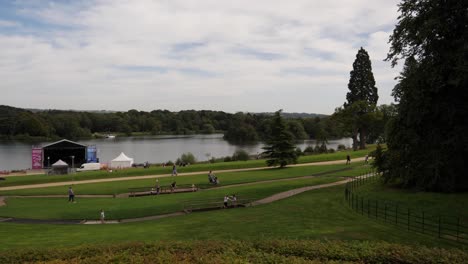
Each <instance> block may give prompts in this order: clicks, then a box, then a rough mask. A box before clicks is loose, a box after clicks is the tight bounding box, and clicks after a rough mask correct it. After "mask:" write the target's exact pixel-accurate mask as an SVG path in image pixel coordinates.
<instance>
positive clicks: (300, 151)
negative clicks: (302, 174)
mask: <svg viewBox="0 0 468 264" xmlns="http://www.w3.org/2000/svg"><path fill="white" fill-rule="evenodd" d="M302 155H304V153H303V152H302V150H301V148H299V147H298V148H296V156H298V157H299V156H302Z"/></svg>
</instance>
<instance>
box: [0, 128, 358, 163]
mask: <svg viewBox="0 0 468 264" xmlns="http://www.w3.org/2000/svg"><path fill="white" fill-rule="evenodd" d="M76 142H78V143H80V144H83V145H94V146H96V148H97V152H98V153H97V155H98V158H99V159H100V162H101V163H107V162H109V161H111V160H112V159H114V158H115V157H117V156H118V155H119V154H120V152H124V153H125V154H126V155H127V156H129V157H131V158H133V159H134V161H135V162H136V163H143V162H145V161H149V162H150V163H162V162H166V161H169V160H171V161H175V160H176V159H177V158H178V157H180V156H181V155H182V154H183V153H187V152H191V153H192V154H193V155H194V156H195V157H196V159H197V160H198V161H205V160H209V159H211V158H212V157H215V158H219V157H225V156H232V154H233V153H234V152H235V151H236V150H238V149H242V150H245V151H247V152H248V153H250V154H257V153H261V152H262V151H263V150H262V147H263V146H264V144H263V143H261V142H259V143H255V144H249V145H237V144H232V143H229V142H227V141H226V140H224V139H223V135H222V134H211V135H190V136H185V135H184V136H179V135H167V136H145V137H117V138H115V139H90V140H77V141H76ZM49 143H51V142H38V143H34V144H31V143H30V142H28V143H25V142H17V141H0V171H2V170H14V169H27V168H31V147H32V145H46V144H49ZM315 144H316V141H315V140H303V141H299V142H297V144H296V145H297V147H300V148H301V149H302V150H304V148H306V147H307V146H309V145H311V146H315ZM339 144H343V145H345V146H346V147H350V146H351V144H352V141H351V139H350V138H343V139H338V140H330V141H329V142H328V147H329V148H334V149H336V148H337V146H338V145H339Z"/></svg>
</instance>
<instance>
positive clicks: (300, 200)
mask: <svg viewBox="0 0 468 264" xmlns="http://www.w3.org/2000/svg"><path fill="white" fill-rule="evenodd" d="M209 192H211V191H209ZM343 192H344V186H337V187H332V188H326V189H320V190H313V191H309V192H305V193H302V194H299V195H297V196H294V197H291V198H288V199H284V200H280V201H277V202H274V203H271V204H266V205H261V206H257V207H250V208H239V209H232V210H219V211H211V212H202V213H193V214H189V215H185V216H179V217H173V218H166V219H160V220H157V221H148V222H141V223H130V224H120V225H111V224H108V225H95V226H86V225H28V224H10V223H0V237H2V239H0V249H3V250H5V249H9V248H31V247H32V248H49V247H69V246H76V245H87V244H89V245H95V244H114V243H119V242H128V241H142V242H145V241H146V242H150V241H170V240H219V241H229V239H235V240H244V241H258V240H265V239H305V240H311V239H319V240H330V241H335V240H353V241H354V240H359V241H372V243H374V242H378V241H387V242H393V243H401V244H413V245H427V246H438V247H452V246H454V245H453V244H452V243H451V242H450V241H445V240H440V239H437V238H433V237H429V236H424V235H420V234H417V233H411V232H406V231H404V230H401V229H397V228H395V227H394V226H392V225H388V224H384V223H381V222H378V221H374V220H371V219H368V218H367V217H365V216H361V215H360V214H358V213H356V212H354V211H352V210H351V209H350V208H349V207H348V206H347V205H346V204H345V202H344V200H343ZM65 206H68V205H67V204H65ZM70 206H72V205H70ZM73 206H74V205H73ZM95 214H97V212H95ZM465 249H466V248H465Z"/></svg>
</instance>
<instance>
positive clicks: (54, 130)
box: [0, 106, 348, 143]
mask: <svg viewBox="0 0 468 264" xmlns="http://www.w3.org/2000/svg"><path fill="white" fill-rule="evenodd" d="M272 116H273V114H267V113H261V114H254V113H242V112H239V113H235V114H231V113H225V112H222V111H206V110H201V111H195V110H186V111H180V112H170V111H168V110H154V111H151V112H145V111H137V110H129V111H126V112H105V113H101V112H84V111H62V110H41V111H37V110H35V111H31V110H26V109H20V108H15V107H10V106H0V137H1V138H3V139H22V138H26V139H34V138H37V139H58V138H68V139H79V138H91V137H93V136H96V133H100V134H106V133H121V134H125V135H128V136H130V135H132V134H134V133H145V134H151V135H160V134H179V135H189V134H212V133H224V137H225V139H226V140H229V141H232V142H240V143H243V142H253V141H257V140H265V139H266V138H268V135H270V134H271V131H272V122H273V119H272ZM286 116H288V115H286ZM286 127H287V131H288V133H290V134H291V135H292V138H293V139H294V140H301V139H309V138H312V139H317V140H320V141H326V140H328V139H331V138H339V137H343V136H347V135H348V134H347V133H346V129H345V127H344V126H343V125H342V124H341V123H340V122H339V120H336V119H335V118H332V117H330V116H320V117H319V116H316V117H306V118H303V117H298V118H294V117H288V118H286Z"/></svg>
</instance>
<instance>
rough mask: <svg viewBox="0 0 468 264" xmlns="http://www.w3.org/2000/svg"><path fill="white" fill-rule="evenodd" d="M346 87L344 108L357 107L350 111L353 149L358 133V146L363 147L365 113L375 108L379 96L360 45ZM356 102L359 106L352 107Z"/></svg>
mask: <svg viewBox="0 0 468 264" xmlns="http://www.w3.org/2000/svg"><path fill="white" fill-rule="evenodd" d="M348 89H349V92H348V93H347V94H346V100H347V102H346V103H345V104H344V108H349V109H357V110H356V111H354V110H353V111H352V113H351V115H352V116H353V119H354V120H355V122H356V124H355V126H356V127H357V129H356V131H355V132H354V133H353V135H352V138H353V146H354V149H356V147H357V141H358V140H357V135H358V134H359V143H360V146H359V147H360V148H361V149H365V148H366V141H367V138H366V137H367V133H368V129H369V124H368V122H365V121H366V118H367V117H368V116H366V114H368V113H369V111H368V110H369V109H375V106H376V105H377V100H378V99H379V96H378V94H377V87H376V86H375V79H374V74H373V73H372V65H371V61H370V58H369V54H368V53H367V51H366V50H365V49H363V48H362V47H361V49H359V51H358V53H357V55H356V60H354V63H353V70H352V71H351V73H350V79H349V83H348ZM356 104H359V107H355V106H354V107H353V105H356ZM363 106H364V107H363ZM364 116H366V118H364V119H363V118H362V117H364Z"/></svg>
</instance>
